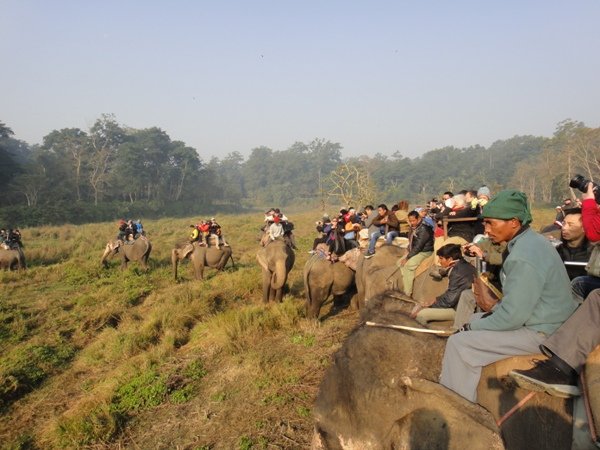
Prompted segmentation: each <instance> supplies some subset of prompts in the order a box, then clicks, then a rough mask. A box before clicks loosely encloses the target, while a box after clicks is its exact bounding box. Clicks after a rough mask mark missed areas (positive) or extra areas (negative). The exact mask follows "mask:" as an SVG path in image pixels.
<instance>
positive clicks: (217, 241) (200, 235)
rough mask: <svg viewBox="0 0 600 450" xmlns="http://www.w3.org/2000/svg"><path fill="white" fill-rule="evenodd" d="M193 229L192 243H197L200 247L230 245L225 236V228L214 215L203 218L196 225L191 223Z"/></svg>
mask: <svg viewBox="0 0 600 450" xmlns="http://www.w3.org/2000/svg"><path fill="white" fill-rule="evenodd" d="M190 228H191V229H192V231H191V233H190V235H189V241H190V243H192V244H194V243H197V245H199V246H200V247H216V248H221V246H224V247H229V244H228V243H227V241H226V240H225V236H223V229H222V228H221V225H219V223H218V222H217V221H216V219H215V218H214V217H211V218H210V219H207V220H201V221H200V222H198V223H197V224H196V225H190Z"/></svg>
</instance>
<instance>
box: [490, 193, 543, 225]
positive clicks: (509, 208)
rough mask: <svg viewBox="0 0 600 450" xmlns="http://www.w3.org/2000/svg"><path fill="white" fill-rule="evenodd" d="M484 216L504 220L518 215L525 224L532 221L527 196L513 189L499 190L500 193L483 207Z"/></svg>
mask: <svg viewBox="0 0 600 450" xmlns="http://www.w3.org/2000/svg"><path fill="white" fill-rule="evenodd" d="M483 217H487V218H490V219H504V220H508V219H512V218H513V217H516V218H517V219H519V220H520V221H521V223H522V224H523V225H527V224H528V223H530V222H531V212H530V211H529V203H528V202H527V196H526V195H525V194H524V193H523V192H520V191H515V190H513V189H508V190H506V191H501V192H498V195H496V196H495V197H494V198H492V199H491V200H490V201H489V202H487V204H486V205H485V206H484V207H483Z"/></svg>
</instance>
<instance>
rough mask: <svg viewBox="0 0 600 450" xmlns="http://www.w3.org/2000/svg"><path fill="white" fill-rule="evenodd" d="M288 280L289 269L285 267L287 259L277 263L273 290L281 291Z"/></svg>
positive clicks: (272, 283)
mask: <svg viewBox="0 0 600 450" xmlns="http://www.w3.org/2000/svg"><path fill="white" fill-rule="evenodd" d="M286 280H287V269H286V267H285V259H280V260H278V261H277V262H276V263H275V270H274V271H273V276H272V277H271V289H274V290H279V289H282V288H283V285H284V284H285V281H286Z"/></svg>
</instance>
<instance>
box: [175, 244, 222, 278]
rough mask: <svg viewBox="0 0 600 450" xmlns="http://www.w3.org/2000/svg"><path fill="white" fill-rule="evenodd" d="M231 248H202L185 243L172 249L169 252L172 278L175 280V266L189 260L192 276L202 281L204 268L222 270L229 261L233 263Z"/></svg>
mask: <svg viewBox="0 0 600 450" xmlns="http://www.w3.org/2000/svg"><path fill="white" fill-rule="evenodd" d="M232 253H233V252H232V250H231V247H225V246H221V248H220V249H219V248H217V247H203V246H200V245H198V243H197V242H194V243H193V244H190V243H187V244H185V245H184V246H183V247H178V248H174V249H173V250H172V251H171V264H172V266H173V276H174V277H175V280H177V264H178V263H179V261H181V260H183V259H185V258H189V259H190V261H191V262H192V267H193V268H194V276H195V278H196V279H197V280H203V279H204V268H205V267H212V268H214V269H217V270H222V269H223V268H224V267H225V264H227V261H229V259H231V261H232V263H233V256H232Z"/></svg>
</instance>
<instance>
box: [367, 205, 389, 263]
mask: <svg viewBox="0 0 600 450" xmlns="http://www.w3.org/2000/svg"><path fill="white" fill-rule="evenodd" d="M377 213H378V214H377V216H376V217H375V218H374V219H373V221H372V222H371V226H375V227H377V228H376V229H375V231H373V232H372V233H370V234H369V248H368V250H367V253H365V258H371V257H372V256H373V255H375V244H376V243H377V239H379V238H380V237H381V236H382V235H384V234H385V231H386V225H387V223H388V215H389V213H390V211H389V209H388V207H387V205H385V204H383V203H382V204H381V205H379V206H378V207H377Z"/></svg>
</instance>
